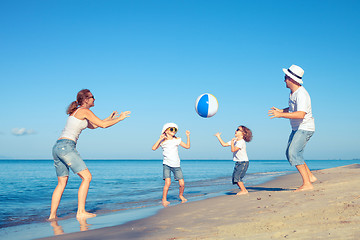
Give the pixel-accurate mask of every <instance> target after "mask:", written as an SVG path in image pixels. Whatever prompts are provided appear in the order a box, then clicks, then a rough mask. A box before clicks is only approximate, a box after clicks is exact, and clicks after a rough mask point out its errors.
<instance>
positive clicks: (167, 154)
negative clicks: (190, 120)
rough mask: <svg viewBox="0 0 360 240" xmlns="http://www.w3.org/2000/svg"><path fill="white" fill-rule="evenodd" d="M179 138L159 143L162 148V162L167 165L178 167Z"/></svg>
mask: <svg viewBox="0 0 360 240" xmlns="http://www.w3.org/2000/svg"><path fill="white" fill-rule="evenodd" d="M180 143H181V138H174V139H171V140H166V141H164V142H162V143H161V144H160V146H161V147H162V149H163V156H164V160H163V164H166V165H168V166H169V167H180V157H179V145H180Z"/></svg>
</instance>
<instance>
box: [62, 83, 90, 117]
mask: <svg viewBox="0 0 360 240" xmlns="http://www.w3.org/2000/svg"><path fill="white" fill-rule="evenodd" d="M89 93H90V90H89V89H83V90H81V91H80V92H78V94H77V97H76V99H77V100H76V101H73V102H72V103H70V105H69V107H68V108H67V110H66V113H67V114H68V115H71V114H72V113H73V112H75V111H76V109H78V108H79V106H81V105H82V104H83V102H84V100H85V99H87V98H88V95H89Z"/></svg>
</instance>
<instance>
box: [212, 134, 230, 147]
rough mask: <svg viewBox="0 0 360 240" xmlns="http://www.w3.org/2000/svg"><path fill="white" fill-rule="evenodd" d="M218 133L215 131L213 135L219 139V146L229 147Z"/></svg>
mask: <svg viewBox="0 0 360 240" xmlns="http://www.w3.org/2000/svg"><path fill="white" fill-rule="evenodd" d="M220 135H221V133H216V134H215V135H214V136H215V137H217V139H218V140H219V142H220V144H221V146H223V147H229V146H230V144H229V143H226V142H224V141H223V140H222V139H221V137H220Z"/></svg>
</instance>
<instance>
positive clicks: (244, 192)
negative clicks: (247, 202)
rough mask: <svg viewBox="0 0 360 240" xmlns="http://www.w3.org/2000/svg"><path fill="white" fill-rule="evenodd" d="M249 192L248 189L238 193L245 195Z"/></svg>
mask: <svg viewBox="0 0 360 240" xmlns="http://www.w3.org/2000/svg"><path fill="white" fill-rule="evenodd" d="M248 193H249V192H248V191H240V192H238V193H237V194H236V195H245V194H248Z"/></svg>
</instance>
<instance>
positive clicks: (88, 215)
mask: <svg viewBox="0 0 360 240" xmlns="http://www.w3.org/2000/svg"><path fill="white" fill-rule="evenodd" d="M92 217H96V214H95V213H89V212H78V213H77V214H76V218H92Z"/></svg>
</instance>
